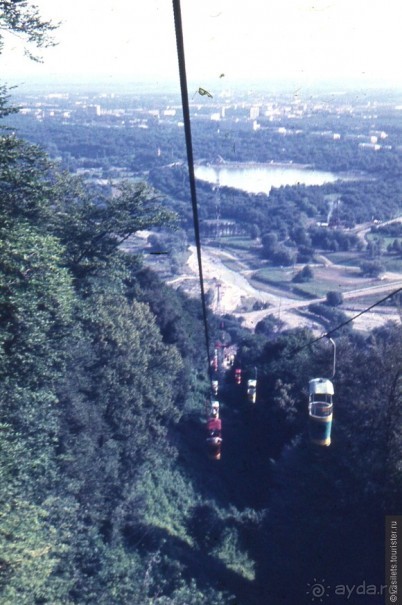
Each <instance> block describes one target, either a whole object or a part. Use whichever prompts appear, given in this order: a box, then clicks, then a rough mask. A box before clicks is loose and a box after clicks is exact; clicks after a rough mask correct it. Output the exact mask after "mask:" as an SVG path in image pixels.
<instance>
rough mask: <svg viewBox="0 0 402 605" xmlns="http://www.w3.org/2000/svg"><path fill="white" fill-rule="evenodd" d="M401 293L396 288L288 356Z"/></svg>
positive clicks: (329, 334) (329, 335)
mask: <svg viewBox="0 0 402 605" xmlns="http://www.w3.org/2000/svg"><path fill="white" fill-rule="evenodd" d="M401 291H402V287H401V288H397V290H394V291H393V292H391V294H387V296H384V298H381V300H377V302H375V303H374V304H372V305H370V306H369V307H367V309H363V311H359V313H357V314H356V315H354V316H353V317H350V318H349V319H347V320H346V321H344V322H342V323H341V324H339V325H338V326H336V327H335V328H332V329H331V330H328V332H325V334H322V335H321V336H318V337H317V338H315V339H314V340H312V341H311V342H309V343H308V344H306V345H303V346H302V347H298V348H297V349H293V350H292V351H289V354H288V355H289V356H291V355H294V354H296V353H299V352H300V351H302V350H303V349H306V348H307V347H311V345H313V344H315V343H316V342H318V341H319V340H322V339H323V338H330V337H331V336H332V334H334V332H337V331H338V330H340V329H341V328H343V327H344V326H346V325H348V324H350V323H351V322H352V321H354V320H355V319H357V318H358V317H360V316H361V315H364V314H365V313H368V311H371V309H374V307H377V306H378V305H380V304H381V303H383V302H385V301H386V300H388V299H389V298H392V297H393V296H395V294H398V292H401Z"/></svg>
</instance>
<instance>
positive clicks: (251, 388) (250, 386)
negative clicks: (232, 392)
mask: <svg viewBox="0 0 402 605" xmlns="http://www.w3.org/2000/svg"><path fill="white" fill-rule="evenodd" d="M247 398H248V400H249V402H250V403H255V402H256V399H257V380H256V379H255V378H250V379H249V380H248V381H247Z"/></svg>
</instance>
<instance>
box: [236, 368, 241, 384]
mask: <svg viewBox="0 0 402 605" xmlns="http://www.w3.org/2000/svg"><path fill="white" fill-rule="evenodd" d="M235 383H236V384H241V368H236V369H235Z"/></svg>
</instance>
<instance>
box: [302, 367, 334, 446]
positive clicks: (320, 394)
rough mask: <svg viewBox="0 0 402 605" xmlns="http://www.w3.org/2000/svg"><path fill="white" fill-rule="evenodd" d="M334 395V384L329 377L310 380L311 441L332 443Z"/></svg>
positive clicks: (324, 443)
mask: <svg viewBox="0 0 402 605" xmlns="http://www.w3.org/2000/svg"><path fill="white" fill-rule="evenodd" d="M333 395H334V385H333V384H332V382H331V381H330V380H328V379H327V378H313V379H312V380H310V381H309V403H308V414H309V422H310V427H309V428H310V441H311V442H312V443H315V444H317V445H331V429H332V413H333V401H332V397H333Z"/></svg>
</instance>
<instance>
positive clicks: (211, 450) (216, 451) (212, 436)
mask: <svg viewBox="0 0 402 605" xmlns="http://www.w3.org/2000/svg"><path fill="white" fill-rule="evenodd" d="M207 431H208V437H207V448H208V458H210V459H211V460H220V459H221V444H222V421H221V419H220V418H208V420H207Z"/></svg>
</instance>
